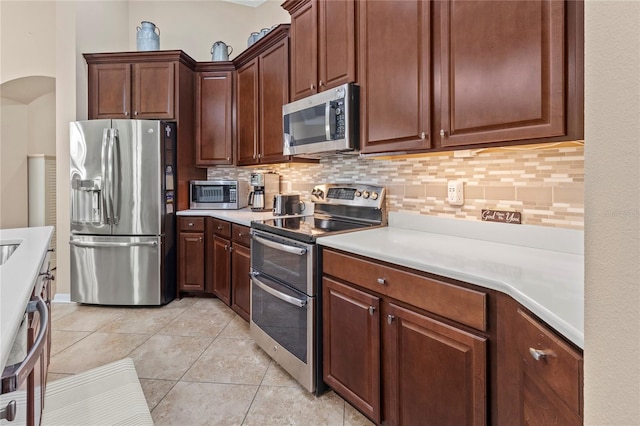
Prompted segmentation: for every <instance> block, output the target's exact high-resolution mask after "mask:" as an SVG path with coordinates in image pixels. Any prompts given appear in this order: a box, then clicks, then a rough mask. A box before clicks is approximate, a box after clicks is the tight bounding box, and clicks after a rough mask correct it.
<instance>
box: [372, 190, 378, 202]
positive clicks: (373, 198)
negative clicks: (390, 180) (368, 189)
mask: <svg viewBox="0 0 640 426" xmlns="http://www.w3.org/2000/svg"><path fill="white" fill-rule="evenodd" d="M371 199H372V200H377V199H378V193H377V192H372V193H371Z"/></svg>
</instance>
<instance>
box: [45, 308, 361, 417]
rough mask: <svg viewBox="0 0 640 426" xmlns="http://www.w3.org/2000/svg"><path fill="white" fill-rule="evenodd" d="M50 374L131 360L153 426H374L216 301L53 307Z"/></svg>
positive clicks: (58, 375) (51, 377)
mask: <svg viewBox="0 0 640 426" xmlns="http://www.w3.org/2000/svg"><path fill="white" fill-rule="evenodd" d="M52 324H53V327H52V328H53V331H52V347H51V353H52V356H51V364H50V366H49V380H55V379H58V378H61V377H65V376H68V375H72V374H76V373H79V372H82V371H85V370H88V369H90V368H93V367H97V366H100V365H103V364H107V363H109V362H112V361H116V360H119V359H122V358H125V357H131V358H132V359H133V360H134V363H135V366H136V370H137V372H138V377H139V378H140V383H141V385H142V389H143V390H144V393H145V396H146V398H147V403H148V404H149V409H150V410H151V415H152V417H153V420H154V422H155V423H156V424H157V425H189V426H190V425H371V424H372V423H371V422H369V420H368V419H366V418H365V417H364V416H363V415H362V414H360V413H359V412H358V411H357V410H355V409H354V408H353V407H352V406H351V405H349V404H348V403H346V402H345V401H344V400H343V399H342V398H341V397H339V396H338V395H336V394H335V393H334V392H333V391H329V392H326V393H325V394H323V395H322V396H320V397H315V396H314V395H312V394H310V393H309V392H307V391H306V390H305V389H303V388H302V387H301V386H300V385H299V384H298V383H297V382H296V381H295V380H293V379H292V378H291V376H289V375H288V374H287V373H286V372H285V371H284V370H283V369H282V368H280V367H279V366H278V364H276V363H275V362H274V361H273V360H271V358H269V356H267V355H266V354H265V353H264V352H263V351H262V350H261V349H260V348H259V347H258V346H257V345H256V344H255V343H254V342H253V340H252V339H251V337H250V336H249V325H248V324H247V323H246V322H245V321H244V320H243V319H242V318H240V317H239V316H238V315H236V313H235V312H233V311H232V310H231V309H230V308H229V307H227V306H226V305H224V304H223V303H222V302H221V301H220V300H218V299H204V298H203V299H201V298H183V299H181V300H174V301H173V302H171V303H169V304H168V305H166V306H163V307H156V308H116V307H101V306H86V305H75V304H53V306H52Z"/></svg>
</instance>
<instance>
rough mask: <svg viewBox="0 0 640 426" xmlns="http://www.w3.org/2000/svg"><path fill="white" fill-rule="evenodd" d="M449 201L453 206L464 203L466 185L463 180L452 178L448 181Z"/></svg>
mask: <svg viewBox="0 0 640 426" xmlns="http://www.w3.org/2000/svg"><path fill="white" fill-rule="evenodd" d="M447 202H448V203H449V204H451V205H452V206H461V205H463V204H464V186H463V182H462V181H461V180H450V181H449V182H448V183H447Z"/></svg>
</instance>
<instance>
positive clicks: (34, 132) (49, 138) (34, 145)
mask: <svg viewBox="0 0 640 426" xmlns="http://www.w3.org/2000/svg"><path fill="white" fill-rule="evenodd" d="M28 120H29V123H28V140H29V149H28V152H29V154H45V155H56V94H55V92H49V93H46V94H44V95H42V96H40V97H39V98H37V99H34V100H33V101H32V102H31V103H30V104H29V106H28Z"/></svg>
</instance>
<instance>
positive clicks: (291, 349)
mask: <svg viewBox="0 0 640 426" xmlns="http://www.w3.org/2000/svg"><path fill="white" fill-rule="evenodd" d="M315 303H316V300H315V297H309V296H307V295H305V294H304V293H300V292H299V291H296V290H294V289H292V288H291V287H289V286H286V285H283V284H281V283H278V282H277V281H275V280H273V279H271V278H269V277H268V276H266V275H263V274H261V273H259V272H256V271H253V272H252V273H251V325H250V334H251V337H252V338H253V339H254V340H255V341H256V343H257V344H258V345H259V346H260V347H261V348H262V349H263V350H264V351H265V352H267V353H268V354H269V355H270V356H271V357H272V358H273V359H274V360H275V361H276V362H277V363H278V364H280V366H282V368H284V369H285V370H286V371H288V372H289V374H291V375H292V376H293V377H294V378H295V379H296V380H297V381H298V382H299V383H300V384H301V385H302V386H304V387H305V388H306V389H307V390H308V391H309V392H313V391H315V387H316V383H315V376H314V371H315V359H314V352H313V347H312V344H313V339H314V313H315Z"/></svg>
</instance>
